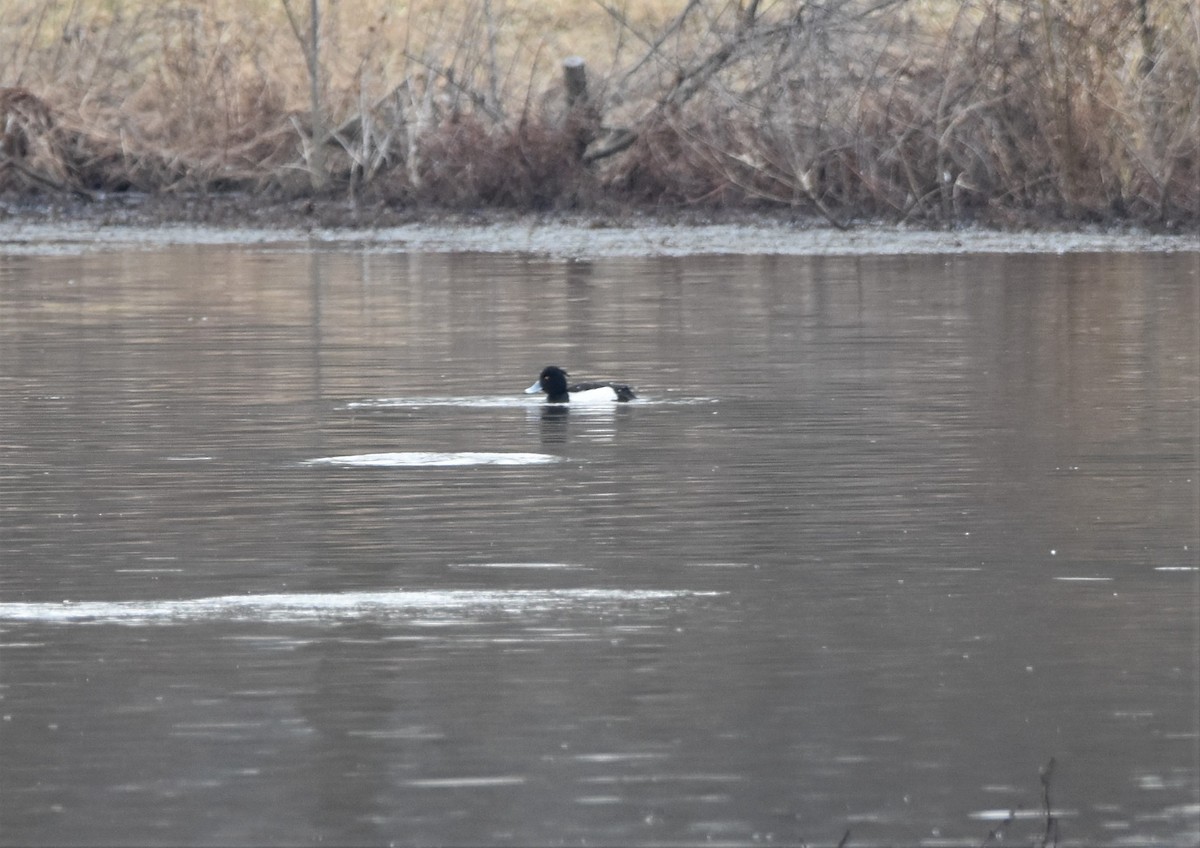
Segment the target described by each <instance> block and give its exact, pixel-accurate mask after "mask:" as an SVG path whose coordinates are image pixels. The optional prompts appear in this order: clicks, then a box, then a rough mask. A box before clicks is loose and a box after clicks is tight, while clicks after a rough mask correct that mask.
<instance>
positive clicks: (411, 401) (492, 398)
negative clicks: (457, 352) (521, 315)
mask: <svg viewBox="0 0 1200 848" xmlns="http://www.w3.org/2000/svg"><path fill="white" fill-rule="evenodd" d="M539 400H540V398H530V397H526V396H525V395H480V396H477V397H391V398H367V399H365V400H356V401H351V402H350V403H348V404H346V408H347V409H421V408H424V407H430V406H455V407H459V406H466V407H476V408H479V409H492V408H496V407H501V408H503V407H525V406H533V405H536V404H537V403H538V401H539Z"/></svg>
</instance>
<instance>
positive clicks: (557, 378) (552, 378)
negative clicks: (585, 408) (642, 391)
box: [525, 365, 637, 403]
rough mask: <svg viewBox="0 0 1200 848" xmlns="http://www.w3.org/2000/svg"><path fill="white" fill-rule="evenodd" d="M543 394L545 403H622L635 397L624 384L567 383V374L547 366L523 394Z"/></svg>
mask: <svg viewBox="0 0 1200 848" xmlns="http://www.w3.org/2000/svg"><path fill="white" fill-rule="evenodd" d="M535 392H545V393H546V402H547V403H605V402H608V403H612V402H616V403H624V402H625V401H630V400H633V399H634V398H636V397H637V395H636V394H635V393H634V391H633V389H632V388H631V387H629V386H627V385H625V384H624V383H608V382H592V383H574V384H568V383H567V372H566V371H564V370H563V369H561V368H559V367H558V366H557V365H547V366H546V367H545V368H543V369H542V373H541V374H539V375H538V378H537V381H536V382H535V383H534V384H533V385H532V386H530V387H529V388H528V389H526V390H525V394H527V395H531V394H534V393H535Z"/></svg>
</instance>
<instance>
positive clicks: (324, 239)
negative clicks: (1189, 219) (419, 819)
mask: <svg viewBox="0 0 1200 848" xmlns="http://www.w3.org/2000/svg"><path fill="white" fill-rule="evenodd" d="M182 245H193V246H228V247H266V246H270V247H272V248H274V249H290V250H326V249H337V248H347V247H351V248H354V249H359V250H367V251H372V252H380V253H456V252H470V253H520V254H529V255H539V256H545V257H549V258H562V259H601V258H639V257H655V256H711V255H758V256H870V255H881V256H901V255H963V254H973V253H979V254H1000V253H1012V254H1029V253H1036V254H1064V253H1127V252H1136V253H1186V252H1200V233H1186V234H1178V233H1157V232H1151V231H1148V230H1145V229H1141V228H1137V227H1120V228H1117V227H1100V226H1078V227H1074V228H1070V227H1065V226H1064V227H1060V228H1055V229H1040V230H999V229H992V228H987V227H982V226H972V227H964V228H960V229H953V230H937V229H930V228H925V227H908V226H903V225H896V224H887V223H870V222H867V223H862V224H860V225H858V226H855V227H852V228H850V229H847V230H839V229H836V228H834V227H832V226H830V225H829V224H828V223H826V222H824V221H822V220H819V219H797V218H795V217H790V216H787V217H785V216H782V215H774V216H773V215H769V214H756V213H753V212H741V213H736V212H735V213H725V214H722V215H719V216H717V215H689V214H670V213H669V214H664V215H643V214H625V215H620V216H608V215H603V214H578V215H531V214H516V213H505V212H495V211H485V212H480V213H448V212H444V211H422V212H416V211H413V210H404V211H399V212H397V211H394V210H387V209H368V210H365V211H364V210H353V209H350V208H348V206H347V204H345V203H344V202H337V201H325V202H321V203H312V202H302V203H293V204H279V203H271V202H268V201H261V200H260V201H257V202H256V201H255V200H254V199H252V198H237V199H233V200H230V199H227V198H222V199H212V198H208V199H204V198H169V199H162V198H138V199H134V200H133V202H130V199H129V198H128V197H124V198H121V199H120V200H116V199H114V200H106V201H102V202H100V203H97V204H86V205H84V204H66V205H52V204H40V205H36V206H32V205H30V206H27V205H24V204H7V205H4V204H0V253H3V254H8V255H72V254H78V253H86V252H92V251H110V250H154V249H161V248H165V247H171V246H182Z"/></svg>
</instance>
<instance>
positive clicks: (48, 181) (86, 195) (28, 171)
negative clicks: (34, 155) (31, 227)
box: [0, 153, 96, 202]
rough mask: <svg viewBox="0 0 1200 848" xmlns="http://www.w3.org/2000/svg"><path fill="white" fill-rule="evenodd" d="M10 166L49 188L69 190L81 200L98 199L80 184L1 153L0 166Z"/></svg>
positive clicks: (68, 191)
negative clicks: (66, 180) (73, 184)
mask: <svg viewBox="0 0 1200 848" xmlns="http://www.w3.org/2000/svg"><path fill="white" fill-rule="evenodd" d="M8 167H11V168H12V169H13V170H14V171H16V172H17V173H18V174H22V175H23V176H26V177H28V178H29V179H31V180H33V181H34V182H38V183H41V184H42V185H44V186H48V187H49V188H52V189H54V190H55V191H62V192H67V193H69V194H73V195H75V196H76V197H78V198H80V199H81V200H87V201H89V202H90V201H93V200H95V199H96V198H95V196H94V195H93V194H92V193H91V192H90V191H88V190H87V189H84V188H80V187H79V186H71V185H67V184H66V183H61V182H59V181H58V180H56V179H54V178H53V177H48V176H46V175H45V174H43V173H41V172H40V171H36V170H34V169H33V168H30V167H29V166H28V165H26V164H25V163H23V162H20V161H18V160H16V159H14V158H12V157H11V156H9V155H8V154H6V153H0V168H8Z"/></svg>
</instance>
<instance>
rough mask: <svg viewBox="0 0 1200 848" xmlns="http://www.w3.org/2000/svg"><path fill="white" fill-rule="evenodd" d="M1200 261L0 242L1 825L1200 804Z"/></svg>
mask: <svg viewBox="0 0 1200 848" xmlns="http://www.w3.org/2000/svg"><path fill="white" fill-rule="evenodd" d="M1198 269H1200V260H1198V258H1197V255H1196V254H1174V255H1170V254H1160V255H1121V254H1109V255H1075V256H1057V257H1055V256H1019V255H1011V256H988V257H982V256H964V257H958V258H947V257H909V258H905V257H888V258H870V257H866V258H864V257H858V258H823V259H816V258H782V259H781V258H756V257H727V258H717V259H713V258H711V257H708V258H703V259H699V258H697V259H683V260H680V259H655V260H651V259H647V260H635V259H620V260H617V259H613V260H604V261H593V262H566V261H556V260H549V259H539V258H531V257H521V256H484V255H404V254H396V253H387V252H381V251H373V252H372V251H357V250H352V249H346V250H335V249H329V250H322V251H317V252H304V251H299V250H287V249H282V248H280V249H270V248H255V249H227V248H216V247H208V248H202V247H181V248H171V249H155V250H145V251H130V252H110V253H89V254H85V255H78V256H72V255H62V256H42V257H37V256H9V257H4V256H0V662H2V666H0V699H2V700H0V717H2V721H0V842H2V843H3V844H5V845H22V846H24V845H45V844H53V845H67V844H122V845H147V844H149V845H164V844H188V845H250V844H261V845H286V844H312V843H318V842H322V843H325V844H336V845H350V844H388V843H396V844H400V845H410V844H448V845H510V844H515V845H549V844H560V843H565V844H584V843H587V844H601V845H625V844H629V845H651V844H654V845H658V844H698V843H710V842H712V843H733V844H752V843H753V844H768V843H776V844H793V845H794V844H801V843H803V844H805V845H833V844H836V843H837V842H838V841H839V840H840V839H842V838H843V835H844V834H845V833H846V831H847V830H849V831H850V832H851V837H850V840H849V843H848V844H849V845H851V846H864V845H878V844H912V845H917V844H926V845H979V844H981V843H982V842H984V841H985V840H987V839H988V837H989V833H990V832H991V831H992V830H993V829H994V828H997V827H1002V828H1003V844H1014V842H1015V843H1017V844H1029V843H1030V842H1031V841H1033V840H1038V839H1040V838H1041V837H1042V836H1044V835H1045V831H1046V821H1045V818H1044V815H1043V810H1042V804H1043V795H1042V781H1041V780H1040V778H1039V769H1040V768H1041V767H1043V766H1044V765H1046V764H1047V762H1048V761H1049V760H1050V759H1051V758H1054V760H1055V764H1056V765H1055V768H1054V770H1053V772H1052V773H1051V774H1050V775H1049V777H1048V778H1047V780H1048V785H1049V793H1050V797H1051V807H1052V815H1053V817H1054V818H1055V819H1056V820H1057V823H1058V828H1059V831H1058V833H1059V841H1060V844H1063V845H1096V846H1104V845H1110V846H1127V845H1168V846H1169V845H1178V846H1191V845H1194V844H1196V843H1197V841H1198V839H1200V798H1198V795H1200V776H1198V771H1200V768H1198V754H1197V752H1198V750H1200V733H1198V720H1197V716H1196V708H1197V703H1198V685H1200V684H1198V680H1200V678H1198V671H1197V668H1198V662H1200V648H1198V645H1200V641H1198V640H1200V624H1198V615H1200V614H1198V609H1200V606H1198V604H1200V592H1198V581H1200V572H1198V571H1197V564H1198V561H1200V560H1198V556H1197V551H1198V549H1200V518H1198V514H1200V496H1198V492H1200V468H1198V467H1197V466H1198V459H1197V455H1198V449H1200V400H1198V398H1200V361H1198V360H1200V353H1198V350H1200V330H1198V326H1200V275H1198ZM548 363H557V364H562V365H566V366H568V367H569V368H570V369H571V371H572V372H573V374H574V375H575V376H577V377H581V378H583V377H614V378H619V379H621V380H623V381H627V382H630V383H633V384H634V385H636V386H637V387H638V389H639V391H640V393H641V395H642V399H641V400H640V401H638V402H635V403H633V404H630V405H627V406H621V407H619V408H599V409H583V408H576V409H570V410H566V409H559V408H547V407H546V406H545V405H543V404H541V403H539V401H538V400H537V399H535V398H528V397H526V396H524V395H522V394H521V389H523V388H524V387H525V386H527V385H528V384H529V383H530V382H531V381H532V379H533V378H534V377H535V376H536V374H537V372H538V371H539V370H540V369H541V367H542V366H543V365H545V364H548ZM1010 811H1016V816H1015V820H1014V821H1013V822H1011V823H1010V824H1008V825H1004V824H1003V820H1004V819H1005V818H1007V817H1008V816H1009V815H1010ZM999 843H1000V836H999V834H997V838H996V839H995V840H993V841H992V842H991V843H990V844H999Z"/></svg>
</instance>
